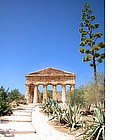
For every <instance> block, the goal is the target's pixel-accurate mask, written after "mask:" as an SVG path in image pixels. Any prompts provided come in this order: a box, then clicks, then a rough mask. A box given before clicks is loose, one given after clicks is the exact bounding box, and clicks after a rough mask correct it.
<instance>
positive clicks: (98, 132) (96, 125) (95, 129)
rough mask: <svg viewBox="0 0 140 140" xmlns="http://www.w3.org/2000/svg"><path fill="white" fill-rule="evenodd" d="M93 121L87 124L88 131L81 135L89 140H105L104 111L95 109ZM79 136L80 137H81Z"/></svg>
mask: <svg viewBox="0 0 140 140" xmlns="http://www.w3.org/2000/svg"><path fill="white" fill-rule="evenodd" d="M94 111H95V116H94V117H93V121H87V122H86V130H85V131H84V132H83V133H82V134H80V135H79V136H81V135H83V137H84V139H88V140H105V114H104V111H103V110H102V109H99V108H95V109H94ZM79 136H78V137H79Z"/></svg>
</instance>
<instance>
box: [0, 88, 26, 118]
mask: <svg viewBox="0 0 140 140" xmlns="http://www.w3.org/2000/svg"><path fill="white" fill-rule="evenodd" d="M8 90H9V89H7V90H5V88H4V87H3V86H1V87H0V116H4V115H10V114H11V113H12V107H15V106H17V105H19V104H26V100H25V98H24V95H22V94H21V93H20V92H19V91H18V89H14V90H11V91H10V92H8Z"/></svg>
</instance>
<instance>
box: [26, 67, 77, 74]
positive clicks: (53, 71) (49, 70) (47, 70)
mask: <svg viewBox="0 0 140 140" xmlns="http://www.w3.org/2000/svg"><path fill="white" fill-rule="evenodd" d="M27 75H30V76H31V75H33V76H35V75H37V76H39V75H40V76H41V75H43V76H45V75H54V76H57V75H71V76H75V74H74V73H71V72H67V71H63V70H58V69H55V68H45V69H42V70H38V71H35V72H31V73H29V74H27Z"/></svg>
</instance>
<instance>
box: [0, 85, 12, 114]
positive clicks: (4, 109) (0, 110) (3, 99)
mask: <svg viewBox="0 0 140 140" xmlns="http://www.w3.org/2000/svg"><path fill="white" fill-rule="evenodd" d="M7 114H11V105H10V104H9V100H8V89H7V90H5V88H4V87H3V86H1V87H0V116H4V115H7Z"/></svg>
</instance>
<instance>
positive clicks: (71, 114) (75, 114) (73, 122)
mask: <svg viewBox="0 0 140 140" xmlns="http://www.w3.org/2000/svg"><path fill="white" fill-rule="evenodd" d="M80 117H81V114H80V111H79V109H78V106H76V105H75V106H74V107H72V106H71V105H68V109H67V110H65V115H64V120H65V122H66V123H67V124H68V125H69V126H70V127H71V130H73V129H74V127H76V126H81V125H82V124H81V122H80Z"/></svg>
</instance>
